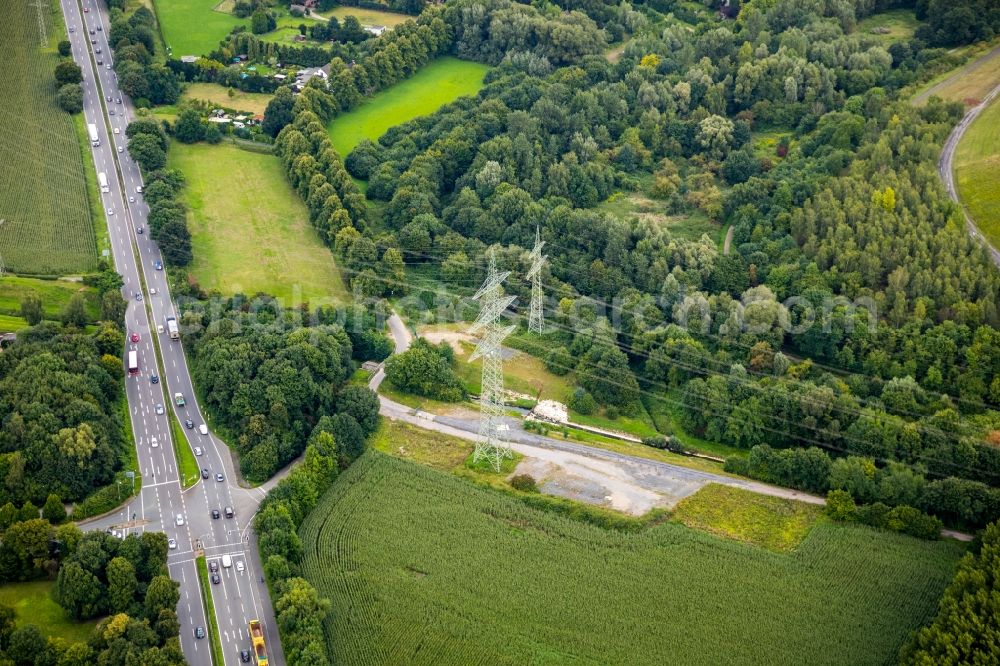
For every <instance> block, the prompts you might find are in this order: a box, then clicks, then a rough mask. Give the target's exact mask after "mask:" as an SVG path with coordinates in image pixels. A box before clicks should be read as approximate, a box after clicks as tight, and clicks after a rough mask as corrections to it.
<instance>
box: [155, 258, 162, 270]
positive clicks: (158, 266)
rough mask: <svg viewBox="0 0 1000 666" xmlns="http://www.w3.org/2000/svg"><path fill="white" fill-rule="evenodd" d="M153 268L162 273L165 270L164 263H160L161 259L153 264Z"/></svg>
mask: <svg viewBox="0 0 1000 666" xmlns="http://www.w3.org/2000/svg"><path fill="white" fill-rule="evenodd" d="M153 268H155V269H156V270H158V271H162V270H163V262H162V261H160V260H159V259H157V260H156V261H154V262H153Z"/></svg>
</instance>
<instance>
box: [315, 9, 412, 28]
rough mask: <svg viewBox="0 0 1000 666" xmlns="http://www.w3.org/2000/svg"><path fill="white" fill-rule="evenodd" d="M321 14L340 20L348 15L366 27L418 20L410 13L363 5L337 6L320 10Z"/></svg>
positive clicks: (392, 26)
mask: <svg viewBox="0 0 1000 666" xmlns="http://www.w3.org/2000/svg"><path fill="white" fill-rule="evenodd" d="M319 15H320V16H325V17H326V18H334V17H336V18H337V20H338V21H343V20H344V19H345V18H347V17H348V16H353V17H354V18H356V19H358V23H360V24H361V25H363V26H365V27H369V26H373V25H384V26H386V27H388V28H394V27H396V26H397V25H399V24H400V23H405V22H406V21H413V20H416V17H415V16H409V15H408V14H397V13H396V12H381V11H379V10H377V9H366V8H363V7H346V6H345V7H336V8H334V9H331V10H330V11H328V12H320V13H319Z"/></svg>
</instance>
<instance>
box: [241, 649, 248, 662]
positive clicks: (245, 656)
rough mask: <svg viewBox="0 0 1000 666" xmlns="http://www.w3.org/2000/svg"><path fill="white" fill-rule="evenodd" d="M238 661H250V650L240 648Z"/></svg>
mask: <svg viewBox="0 0 1000 666" xmlns="http://www.w3.org/2000/svg"><path fill="white" fill-rule="evenodd" d="M240 661H242V662H243V663H244V664H249V663H250V650H240Z"/></svg>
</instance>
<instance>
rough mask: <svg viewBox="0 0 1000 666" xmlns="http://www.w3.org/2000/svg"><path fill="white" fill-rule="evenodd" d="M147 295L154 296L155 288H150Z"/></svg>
mask: <svg viewBox="0 0 1000 666" xmlns="http://www.w3.org/2000/svg"><path fill="white" fill-rule="evenodd" d="M149 295H150V296H156V287H150V288H149Z"/></svg>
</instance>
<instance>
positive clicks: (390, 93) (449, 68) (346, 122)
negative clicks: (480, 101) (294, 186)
mask: <svg viewBox="0 0 1000 666" xmlns="http://www.w3.org/2000/svg"><path fill="white" fill-rule="evenodd" d="M488 70H489V67H487V66H486V65H482V64H480V63H477V62H469V61H467V60H459V59H458V58H451V57H446V58H438V59H437V60H435V61H433V62H430V63H428V64H427V65H426V66H424V68H423V69H421V70H420V71H419V72H417V73H416V74H414V75H413V76H411V77H410V78H408V79H406V80H405V81H400V82H399V83H397V84H396V85H394V86H392V87H391V88H388V89H386V90H383V91H382V92H380V93H378V94H377V95H375V96H374V97H372V98H371V99H370V100H368V101H367V102H365V103H364V104H362V105H361V106H359V107H357V108H356V109H354V110H353V111H351V112H350V113H345V114H344V115H342V116H339V117H338V118H336V119H335V120H334V121H333V122H332V123H331V124H330V140H331V141H332V142H333V147H334V148H336V149H337V151H338V152H339V153H340V154H341V155H342V156H344V157H346V156H347V154H348V153H350V152H351V150H353V149H354V146H356V145H358V144H359V143H361V140H362V139H371V140H372V141H375V140H377V139H378V138H379V137H380V136H382V135H383V134H385V132H386V130H388V129H389V128H390V127H392V126H393V125H399V124H400V123H405V122H406V121H407V120H412V119H413V118H416V117H418V116H423V115H426V114H428V113H433V112H434V111H436V110H437V109H438V108H440V107H441V106H442V105H444V104H447V103H448V102H451V101H453V100H455V99H457V98H459V97H462V96H465V95H475V94H476V92H477V91H478V90H479V89H480V88H482V87H483V77H485V76H486V72H487V71H488Z"/></svg>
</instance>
